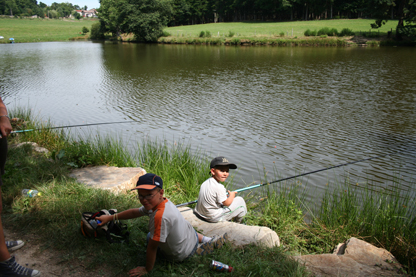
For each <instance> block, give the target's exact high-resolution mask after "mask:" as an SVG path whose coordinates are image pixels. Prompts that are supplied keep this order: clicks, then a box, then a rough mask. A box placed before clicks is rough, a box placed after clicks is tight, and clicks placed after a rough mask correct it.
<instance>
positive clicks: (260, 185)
mask: <svg viewBox="0 0 416 277" xmlns="http://www.w3.org/2000/svg"><path fill="white" fill-rule="evenodd" d="M397 153H399V151H397V152H394V153H388V154H384V155H380V156H376V157H370V158H366V159H362V160H358V161H352V162H349V163H344V164H339V165H334V166H331V167H326V168H322V169H318V170H314V171H310V172H306V173H302V174H298V175H295V176H291V177H286V178H282V179H279V180H275V181H272V182H267V183H263V184H257V185H253V186H250V187H246V188H241V189H237V190H235V191H236V192H241V191H245V190H249V189H255V188H258V187H262V186H266V185H267V186H268V185H270V184H273V183H277V182H282V181H286V180H290V179H293V178H298V177H302V176H306V175H309V174H313V173H317V172H321V171H325V170H329V169H333V168H337V167H341V166H346V165H350V164H356V163H361V162H364V161H369V160H373V159H378V158H383V157H385V156H389V155H394V154H397ZM196 202H198V200H194V201H191V202H187V203H183V204H178V205H176V207H182V206H187V205H190V204H194V203H196Z"/></svg>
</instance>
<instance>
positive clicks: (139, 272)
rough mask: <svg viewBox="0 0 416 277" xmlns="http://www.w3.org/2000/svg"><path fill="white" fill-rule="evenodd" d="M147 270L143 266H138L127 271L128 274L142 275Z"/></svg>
mask: <svg viewBox="0 0 416 277" xmlns="http://www.w3.org/2000/svg"><path fill="white" fill-rule="evenodd" d="M147 273H148V272H147V270H146V268H145V267H144V266H138V267H136V268H133V269H132V270H130V271H129V274H130V275H129V276H130V277H132V276H143V275H146V274H147Z"/></svg>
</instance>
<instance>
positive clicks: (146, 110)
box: [0, 42, 416, 197]
mask: <svg viewBox="0 0 416 277" xmlns="http://www.w3.org/2000/svg"><path fill="white" fill-rule="evenodd" d="M415 64H416V49H415V48H399V47H386V48H359V47H357V48H336V47H333V48H326V47H320V48H315V47H267V46H256V47H232V46H195V45H159V44H112V43H93V42H48V43H27V44H3V45H0V70H1V72H2V74H1V75H0V94H1V96H2V97H3V100H4V101H5V103H6V104H7V106H8V108H9V109H12V108H15V107H29V108H30V109H32V111H33V114H34V115H35V116H37V117H38V118H39V119H42V120H48V119H51V121H52V122H53V123H54V124H55V125H56V126H61V125H71V124H85V123H97V122H114V121H123V120H134V121H135V122H134V123H131V124H130V123H128V124H115V125H100V126H95V127H84V128H79V129H80V130H81V131H82V130H85V132H87V133H88V132H95V131H98V132H100V134H110V135H112V136H115V137H121V138H123V140H125V141H128V145H129V147H131V146H132V145H136V144H137V142H140V141H142V140H143V139H144V138H149V137H150V138H152V139H156V138H157V139H166V140H167V141H168V142H169V143H175V142H177V143H181V142H186V143H190V144H191V146H192V149H193V150H194V151H199V152H201V151H202V152H204V153H205V154H206V155H207V156H209V157H210V158H213V157H215V156H218V155H223V156H226V157H227V158H228V159H229V160H230V161H232V162H235V163H236V164H237V165H238V167H239V169H238V170H237V171H236V172H235V178H234V182H235V184H236V186H238V187H245V186H249V185H253V184H256V183H258V182H260V180H261V178H262V175H263V174H264V172H266V173H267V176H268V180H269V181H273V180H276V179H278V178H285V177H290V176H294V175H297V174H301V173H306V172H310V171H315V170H319V169H322V168H327V167H331V166H335V165H339V164H344V163H349V162H352V161H357V160H361V159H366V158H370V157H376V156H383V157H380V158H377V159H371V160H368V161H363V162H360V163H354V164H352V165H348V166H342V167H339V168H335V169H331V170H327V171H322V172H319V173H316V174H311V175H308V176H307V177H304V178H303V183H304V184H305V185H306V184H307V185H308V186H309V187H312V188H313V191H314V193H315V194H316V195H319V194H321V193H322V190H323V189H324V188H325V185H326V183H328V182H329V183H333V182H336V181H337V180H338V182H339V180H343V178H341V176H346V175H348V176H349V178H350V179H351V181H352V182H354V183H355V182H364V181H366V180H367V179H368V180H371V182H372V183H373V184H374V185H376V186H385V185H388V184H390V183H391V181H392V179H393V178H400V180H401V181H400V183H401V185H402V186H403V189H407V188H408V187H412V186H414V184H415V182H414V177H415V176H414V173H415V172H416V158H415V153H416V151H415V143H416V67H415ZM72 132H73V130H72ZM386 154H387V155H386ZM384 155H385V156H384ZM263 169H264V170H263ZM275 172H277V173H275ZM316 195H315V196H316ZM311 197H314V196H312V195H311Z"/></svg>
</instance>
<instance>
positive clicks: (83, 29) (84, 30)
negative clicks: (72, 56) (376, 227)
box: [82, 26, 90, 35]
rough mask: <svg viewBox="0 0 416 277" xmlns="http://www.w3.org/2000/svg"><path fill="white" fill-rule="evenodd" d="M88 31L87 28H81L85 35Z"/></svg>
mask: <svg viewBox="0 0 416 277" xmlns="http://www.w3.org/2000/svg"><path fill="white" fill-rule="evenodd" d="M89 31H90V30H88V28H87V27H85V26H84V27H82V33H83V34H84V35H85V34H86V33H88V32H89Z"/></svg>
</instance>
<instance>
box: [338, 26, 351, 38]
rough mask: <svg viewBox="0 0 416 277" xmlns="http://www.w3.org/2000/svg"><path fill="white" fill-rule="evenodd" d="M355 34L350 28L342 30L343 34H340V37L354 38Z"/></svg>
mask: <svg viewBox="0 0 416 277" xmlns="http://www.w3.org/2000/svg"><path fill="white" fill-rule="evenodd" d="M353 35H354V32H353V31H352V30H351V29H348V28H344V29H342V30H341V33H339V34H338V36H340V37H345V36H353Z"/></svg>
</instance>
